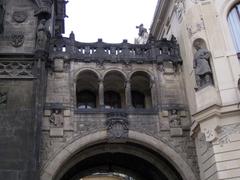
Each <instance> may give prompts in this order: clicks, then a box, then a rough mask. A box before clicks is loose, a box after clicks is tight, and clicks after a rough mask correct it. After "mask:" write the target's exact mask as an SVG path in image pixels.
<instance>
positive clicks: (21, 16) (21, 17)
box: [12, 11, 28, 23]
mask: <svg viewBox="0 0 240 180" xmlns="http://www.w3.org/2000/svg"><path fill="white" fill-rule="evenodd" d="M12 17H13V19H14V21H16V22H17V23H23V22H24V21H25V20H26V19H27V17H28V15H27V12H25V11H15V12H14V13H13V16H12Z"/></svg>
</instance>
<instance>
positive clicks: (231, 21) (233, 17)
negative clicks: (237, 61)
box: [227, 3, 240, 58]
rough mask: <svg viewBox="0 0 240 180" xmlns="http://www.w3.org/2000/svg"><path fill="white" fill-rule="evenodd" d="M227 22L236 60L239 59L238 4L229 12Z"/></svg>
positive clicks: (239, 17)
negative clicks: (236, 55)
mask: <svg viewBox="0 0 240 180" xmlns="http://www.w3.org/2000/svg"><path fill="white" fill-rule="evenodd" d="M227 20H228V26H229V29H230V32H231V36H232V39H233V43H234V46H235V49H236V51H237V54H238V58H240V3H238V4H236V5H235V6H234V7H233V8H232V9H231V10H230V11H229V13H228V16H227Z"/></svg>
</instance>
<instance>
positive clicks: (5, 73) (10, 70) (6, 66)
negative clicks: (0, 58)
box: [0, 62, 33, 79]
mask: <svg viewBox="0 0 240 180" xmlns="http://www.w3.org/2000/svg"><path fill="white" fill-rule="evenodd" d="M32 70H33V63H32V62H0V79H1V78H33V73H32Z"/></svg>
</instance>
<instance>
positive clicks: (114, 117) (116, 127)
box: [106, 113, 129, 141]
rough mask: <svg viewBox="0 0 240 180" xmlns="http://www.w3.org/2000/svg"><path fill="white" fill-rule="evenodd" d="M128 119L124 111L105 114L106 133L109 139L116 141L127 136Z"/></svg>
mask: <svg viewBox="0 0 240 180" xmlns="http://www.w3.org/2000/svg"><path fill="white" fill-rule="evenodd" d="M128 123H129V122H128V120H127V114H125V113H109V114H107V121H106V126H107V133H108V138H109V141H118V140H122V139H125V138H127V137H128Z"/></svg>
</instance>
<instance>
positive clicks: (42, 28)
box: [36, 19, 50, 50]
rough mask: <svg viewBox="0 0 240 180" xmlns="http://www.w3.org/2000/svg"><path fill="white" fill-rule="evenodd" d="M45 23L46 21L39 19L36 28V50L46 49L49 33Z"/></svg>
mask: <svg viewBox="0 0 240 180" xmlns="http://www.w3.org/2000/svg"><path fill="white" fill-rule="evenodd" d="M46 23H47V20H46V19H41V20H40V22H39V25H38V27H37V40H36V49H38V50H46V49H47V48H48V44H49V39H50V32H49V30H48V27H47V24H46Z"/></svg>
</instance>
